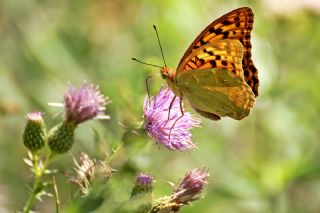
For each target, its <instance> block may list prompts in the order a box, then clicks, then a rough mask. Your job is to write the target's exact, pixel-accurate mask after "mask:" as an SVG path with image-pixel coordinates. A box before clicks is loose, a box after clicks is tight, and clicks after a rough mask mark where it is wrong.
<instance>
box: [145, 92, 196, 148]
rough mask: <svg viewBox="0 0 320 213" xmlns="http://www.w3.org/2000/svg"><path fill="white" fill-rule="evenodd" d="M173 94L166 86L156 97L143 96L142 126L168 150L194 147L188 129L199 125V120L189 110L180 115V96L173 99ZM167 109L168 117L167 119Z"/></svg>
mask: <svg viewBox="0 0 320 213" xmlns="http://www.w3.org/2000/svg"><path fill="white" fill-rule="evenodd" d="M174 96H175V95H174V93H173V92H172V91H171V89H170V88H169V87H168V88H166V89H161V90H160V92H159V94H158V95H157V96H156V97H153V98H149V97H148V96H147V97H146V98H145V100H144V107H143V110H144V128H145V129H146V131H147V133H148V135H149V136H150V137H151V138H153V139H154V140H155V141H156V142H157V143H159V144H162V145H164V146H165V147H167V148H168V149H170V150H180V151H185V150H190V149H194V148H196V145H195V144H194V143H193V142H192V138H191V137H192V135H191V133H190V130H191V129H192V128H193V127H196V126H199V125H200V120H199V119H196V118H195V117H193V116H192V115H191V114H190V113H189V112H184V115H183V116H182V113H181V109H180V98H179V97H176V98H175V99H174V100H173V98H174ZM172 101H173V102H172ZM171 102H172V104H171ZM170 104H171V108H170ZM169 108H170V109H169ZM169 110H170V117H169V119H168V115H169Z"/></svg>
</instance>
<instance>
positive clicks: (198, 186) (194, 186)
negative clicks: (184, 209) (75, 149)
mask: <svg viewBox="0 0 320 213" xmlns="http://www.w3.org/2000/svg"><path fill="white" fill-rule="evenodd" d="M208 176H209V174H208V169H206V168H201V169H193V170H191V171H189V172H187V173H186V174H185V176H184V178H183V179H182V180H181V182H180V183H179V185H178V187H176V188H175V189H174V191H173V195H172V197H173V201H174V202H175V203H178V204H183V205H185V204H189V203H190V202H191V201H194V200H197V199H199V198H200V197H201V192H202V191H203V189H204V188H205V186H206V185H207V183H208V181H207V179H208Z"/></svg>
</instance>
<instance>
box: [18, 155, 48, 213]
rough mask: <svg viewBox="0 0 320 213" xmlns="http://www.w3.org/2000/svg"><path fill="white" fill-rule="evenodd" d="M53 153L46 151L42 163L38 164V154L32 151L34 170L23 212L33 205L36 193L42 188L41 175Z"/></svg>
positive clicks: (27, 212)
mask: <svg viewBox="0 0 320 213" xmlns="http://www.w3.org/2000/svg"><path fill="white" fill-rule="evenodd" d="M52 157H53V155H52V154H51V152H48V153H47V155H46V159H45V162H44V164H43V165H41V164H39V155H38V153H37V152H34V153H32V162H33V167H34V168H33V172H34V183H33V187H32V191H31V194H30V196H29V198H28V200H27V202H26V204H25V206H24V208H23V212H24V213H29V212H30V210H31V208H32V207H33V205H34V203H35V201H36V200H37V197H38V195H39V194H40V193H41V192H42V191H43V190H44V184H43V182H42V176H43V174H44V173H45V171H46V168H47V166H48V164H49V162H50V160H51V158H52Z"/></svg>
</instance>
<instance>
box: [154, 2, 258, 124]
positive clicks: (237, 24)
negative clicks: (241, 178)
mask: <svg viewBox="0 0 320 213" xmlns="http://www.w3.org/2000/svg"><path fill="white" fill-rule="evenodd" d="M253 17H254V15H253V12H252V10H251V9H250V8H248V7H243V8H238V9H236V10H233V11H231V12H229V13H227V14H225V15H224V16H222V17H220V18H219V19H217V20H215V21H214V22H212V23H211V24H210V25H209V26H208V27H206V28H205V29H204V30H203V31H202V32H201V33H200V35H199V36H198V37H197V38H196V39H195V40H194V42H192V44H191V45H190V47H189V48H188V49H187V51H186V52H185V54H184V55H183V57H182V59H181V61H180V63H179V66H178V68H177V69H176V70H174V69H171V68H168V67H167V66H165V67H163V68H161V71H160V73H161V75H162V77H163V78H164V79H165V80H166V81H167V83H168V85H169V87H170V88H171V89H172V91H173V92H174V94H175V95H176V96H179V97H180V98H181V99H182V100H185V101H187V102H188V103H189V104H190V106H191V107H192V108H194V109H195V110H196V112H198V113H199V114H201V115H202V116H204V117H207V118H209V119H212V120H219V119H221V117H225V116H227V117H231V118H233V119H237V120H241V119H243V118H244V117H246V116H248V115H249V113H250V110H251V109H252V108H253V106H254V104H255V97H257V96H258V86H259V79H258V71H257V69H256V68H255V66H254V64H253V62H252V59H251V43H250V33H251V31H252V27H253ZM160 47H161V46H160Z"/></svg>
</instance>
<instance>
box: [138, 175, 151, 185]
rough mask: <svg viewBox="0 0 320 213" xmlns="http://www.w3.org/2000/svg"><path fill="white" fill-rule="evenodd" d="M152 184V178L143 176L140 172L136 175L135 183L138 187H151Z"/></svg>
mask: <svg viewBox="0 0 320 213" xmlns="http://www.w3.org/2000/svg"><path fill="white" fill-rule="evenodd" d="M152 182H153V177H152V176H150V175H147V174H144V173H142V172H140V174H138V176H137V179H136V183H137V184H138V185H144V186H148V185H151V184H152Z"/></svg>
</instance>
